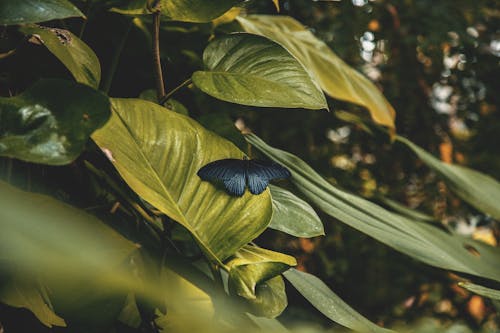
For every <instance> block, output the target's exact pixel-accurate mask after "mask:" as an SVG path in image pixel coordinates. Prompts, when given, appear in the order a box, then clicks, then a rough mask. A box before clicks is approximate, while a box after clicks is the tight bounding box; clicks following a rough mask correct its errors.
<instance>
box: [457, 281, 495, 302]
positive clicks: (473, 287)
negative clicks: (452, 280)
mask: <svg viewBox="0 0 500 333" xmlns="http://www.w3.org/2000/svg"><path fill="white" fill-rule="evenodd" d="M458 285H459V286H460V287H462V288H465V289H467V290H469V291H472V292H473V293H474V294H478V295H481V296H484V297H488V298H491V299H495V300H497V301H500V290H497V289H492V288H487V287H484V286H481V285H478V284H474V283H471V282H459V283H458Z"/></svg>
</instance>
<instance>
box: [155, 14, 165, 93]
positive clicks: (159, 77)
mask: <svg viewBox="0 0 500 333" xmlns="http://www.w3.org/2000/svg"><path fill="white" fill-rule="evenodd" d="M160 15H161V14H160V12H159V11H156V12H154V13H153V64H154V67H155V79H156V96H157V98H158V102H159V101H161V100H162V98H163V96H165V85H164V83H163V73H162V69H161V59H160Z"/></svg>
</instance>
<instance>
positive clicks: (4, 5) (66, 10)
mask: <svg viewBox="0 0 500 333" xmlns="http://www.w3.org/2000/svg"><path fill="white" fill-rule="evenodd" d="M75 16H78V17H84V16H85V15H83V14H82V12H81V11H80V10H79V9H78V8H77V7H76V6H75V5H73V4H72V3H71V2H69V1H68V0H22V1H19V0H2V1H0V25H15V24H26V23H38V22H45V21H51V20H57V19H64V18H68V17H75Z"/></svg>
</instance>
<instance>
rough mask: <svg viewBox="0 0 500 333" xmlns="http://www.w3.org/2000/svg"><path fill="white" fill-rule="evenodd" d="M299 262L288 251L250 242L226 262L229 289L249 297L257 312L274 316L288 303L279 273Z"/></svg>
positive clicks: (252, 306)
mask: <svg viewBox="0 0 500 333" xmlns="http://www.w3.org/2000/svg"><path fill="white" fill-rule="evenodd" d="M296 264H297V262H296V260H295V258H293V257H291V256H288V255H286V254H282V253H279V252H274V251H270V250H266V249H262V248H259V247H256V246H250V245H247V246H245V247H243V248H241V249H240V250H239V251H238V252H237V253H236V254H235V255H234V257H232V258H231V259H230V260H229V261H228V263H227V264H226V265H227V267H228V268H229V279H228V287H229V291H230V293H231V294H233V295H238V296H241V297H243V298H245V299H247V300H248V303H249V304H250V305H251V308H252V310H253V313H254V314H256V315H259V316H266V317H268V318H274V317H276V316H278V315H279V314H281V312H282V311H283V310H284V309H285V307H286V305H287V298H286V293H285V285H284V283H283V280H282V278H281V277H280V276H279V274H281V273H282V272H284V271H285V270H287V269H288V268H290V266H295V265H296Z"/></svg>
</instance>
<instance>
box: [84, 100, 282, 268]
mask: <svg viewBox="0 0 500 333" xmlns="http://www.w3.org/2000/svg"><path fill="white" fill-rule="evenodd" d="M112 104H113V111H114V112H113V115H112V117H111V120H110V121H109V122H108V123H107V124H106V126H105V127H103V128H102V129H100V130H99V131H96V132H95V133H94V135H93V136H92V138H93V139H94V140H95V141H96V143H97V144H98V145H99V146H100V147H101V148H102V149H103V150H104V149H105V150H106V151H107V152H108V153H109V156H110V157H111V160H112V162H113V164H114V165H115V167H116V168H117V170H118V172H119V173H120V174H121V176H122V177H123V179H124V180H125V181H126V182H127V183H128V185H129V186H130V187H131V188H132V189H133V190H134V191H135V192H136V193H137V194H138V195H140V196H141V197H142V198H143V199H144V200H146V201H148V202H149V203H150V204H151V205H153V206H155V207H156V208H157V209H158V210H160V211H161V212H163V213H164V214H166V215H168V216H169V217H171V218H172V219H174V220H176V221H177V222H179V223H180V224H182V225H183V226H184V227H185V228H186V229H187V230H189V232H190V233H191V234H192V235H193V237H194V238H195V239H196V241H197V242H198V244H199V245H200V246H201V248H202V249H203V251H204V252H205V253H206V254H207V255H208V257H209V258H210V259H212V260H214V261H216V262H217V261H218V262H221V261H222V260H224V259H226V258H227V257H229V256H230V255H232V254H234V253H235V252H236V251H237V250H238V249H239V248H241V247H242V246H243V245H245V244H247V243H248V242H250V241H251V240H253V239H254V238H255V237H257V236H258V235H259V234H260V233H261V232H262V231H264V229H265V228H266V227H267V225H268V224H269V222H270V219H271V214H272V206H271V198H270V195H269V191H268V190H267V191H265V192H264V193H263V194H261V195H257V196H256V195H252V194H250V192H248V191H247V193H246V194H245V195H244V196H243V197H241V198H237V197H233V196H230V195H228V194H227V193H226V192H225V191H224V189H222V188H219V187H216V186H214V185H213V184H211V183H209V182H205V181H201V179H200V178H199V177H198V176H197V175H196V173H197V172H198V170H199V169H200V168H201V167H202V166H204V165H206V164H207V163H209V162H212V161H215V160H219V159H223V158H243V156H244V154H243V153H242V152H241V151H240V150H238V149H237V148H236V147H235V146H234V145H233V144H231V143H230V142H228V141H227V140H225V139H222V138H221V137H219V136H217V135H215V134H214V133H212V132H209V131H207V130H206V129H204V128H203V127H202V126H200V125H199V124H198V123H197V122H196V121H194V120H192V119H191V118H189V117H185V116H182V115H180V114H177V113H174V112H171V111H169V110H167V109H165V108H163V107H160V106H158V105H156V104H153V103H150V102H147V101H142V100H137V99H113V100H112Z"/></svg>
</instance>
